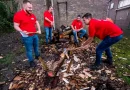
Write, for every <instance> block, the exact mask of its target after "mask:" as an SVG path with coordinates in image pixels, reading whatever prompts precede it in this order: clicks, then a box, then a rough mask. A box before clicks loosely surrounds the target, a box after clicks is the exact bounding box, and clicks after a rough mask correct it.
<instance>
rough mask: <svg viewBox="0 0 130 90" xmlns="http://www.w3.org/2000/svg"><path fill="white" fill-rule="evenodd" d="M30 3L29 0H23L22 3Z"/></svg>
mask: <svg viewBox="0 0 130 90" xmlns="http://www.w3.org/2000/svg"><path fill="white" fill-rule="evenodd" d="M27 3H31V1H29V0H23V4H27Z"/></svg>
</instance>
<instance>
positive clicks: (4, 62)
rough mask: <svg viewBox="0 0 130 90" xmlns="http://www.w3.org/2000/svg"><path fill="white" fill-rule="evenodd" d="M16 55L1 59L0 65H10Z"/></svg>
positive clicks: (8, 55)
mask: <svg viewBox="0 0 130 90" xmlns="http://www.w3.org/2000/svg"><path fill="white" fill-rule="evenodd" d="M13 58H14V54H12V53H10V54H7V55H6V56H4V58H2V59H0V65H10V64H11V63H12V61H13Z"/></svg>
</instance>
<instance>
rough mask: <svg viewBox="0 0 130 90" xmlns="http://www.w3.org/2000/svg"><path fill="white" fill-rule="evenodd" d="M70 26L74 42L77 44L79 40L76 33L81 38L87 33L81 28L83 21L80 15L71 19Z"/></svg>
mask: <svg viewBox="0 0 130 90" xmlns="http://www.w3.org/2000/svg"><path fill="white" fill-rule="evenodd" d="M71 28H72V30H73V35H74V42H75V44H78V45H79V40H78V36H77V33H78V32H79V33H80V38H82V37H83V36H84V35H87V31H86V30H85V29H83V23H82V21H81V16H80V15H78V16H77V18H76V19H74V20H73V22H72V24H71Z"/></svg>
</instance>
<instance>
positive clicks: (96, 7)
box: [19, 0, 109, 27]
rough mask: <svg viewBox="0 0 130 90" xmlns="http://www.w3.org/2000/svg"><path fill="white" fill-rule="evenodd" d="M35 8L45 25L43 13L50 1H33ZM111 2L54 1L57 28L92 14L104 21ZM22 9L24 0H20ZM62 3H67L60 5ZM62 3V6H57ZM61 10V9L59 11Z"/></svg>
mask: <svg viewBox="0 0 130 90" xmlns="http://www.w3.org/2000/svg"><path fill="white" fill-rule="evenodd" d="M31 1H32V4H33V6H34V14H35V15H36V16H37V18H38V20H39V22H40V24H41V25H42V23H43V12H44V11H45V10H46V7H47V5H46V3H47V1H48V0H31ZM108 1H109V0H54V12H55V13H54V14H55V22H56V27H59V26H60V25H62V24H64V25H68V26H69V25H70V24H71V22H72V20H73V19H74V18H75V17H76V16H77V15H78V14H81V15H83V14H85V13H86V12H90V13H92V14H93V16H94V17H95V18H99V19H100V18H101V19H104V18H105V17H106V16H107V7H108V6H107V4H108V3H107V2H108ZM19 2H20V3H19V6H20V7H21V3H22V0H19ZM60 2H67V5H66V3H60ZM57 3H60V4H57ZM58 8H59V9H58Z"/></svg>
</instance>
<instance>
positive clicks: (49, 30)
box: [45, 27, 52, 44]
mask: <svg viewBox="0 0 130 90" xmlns="http://www.w3.org/2000/svg"><path fill="white" fill-rule="evenodd" d="M45 34H46V44H48V42H49V40H50V42H51V40H52V27H45Z"/></svg>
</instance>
